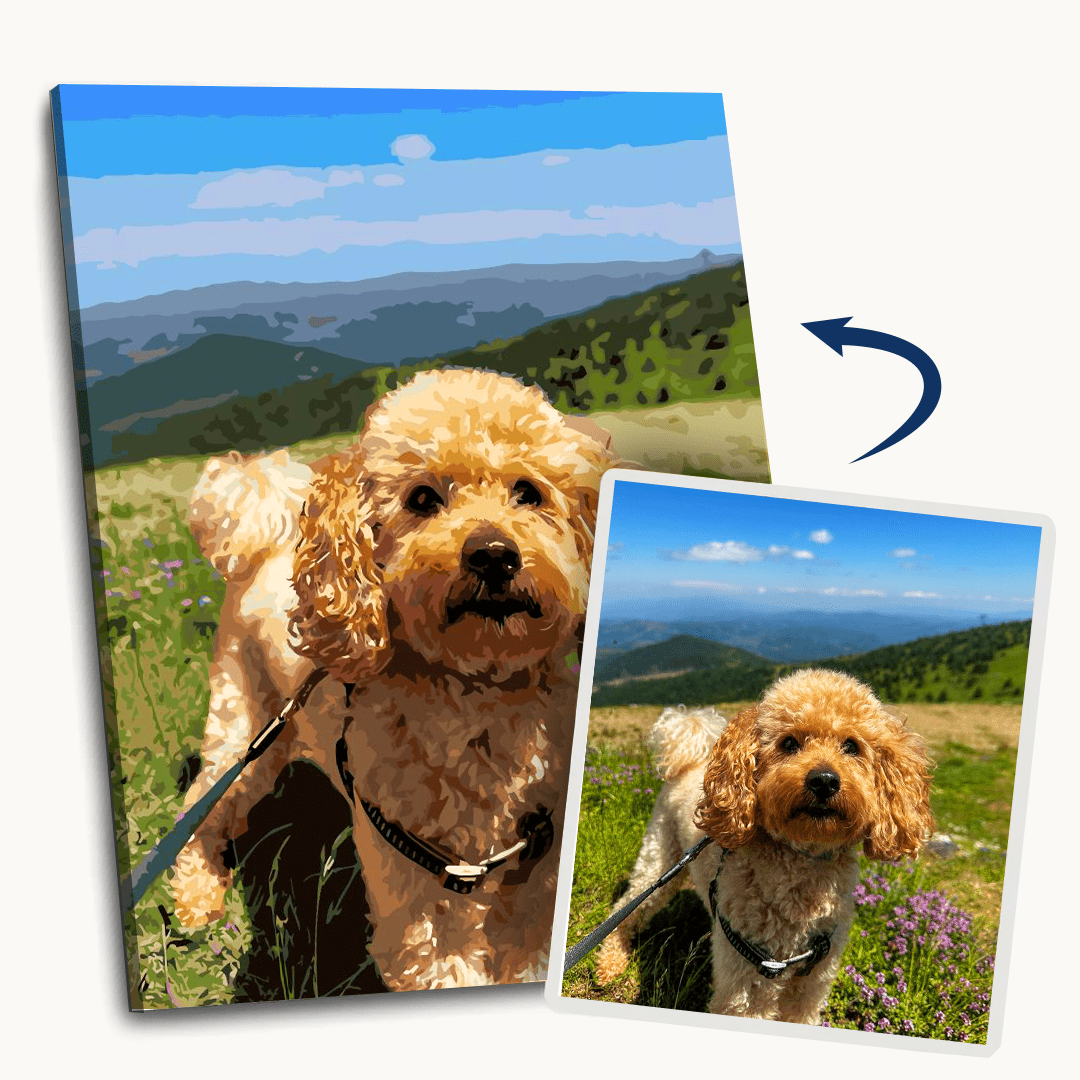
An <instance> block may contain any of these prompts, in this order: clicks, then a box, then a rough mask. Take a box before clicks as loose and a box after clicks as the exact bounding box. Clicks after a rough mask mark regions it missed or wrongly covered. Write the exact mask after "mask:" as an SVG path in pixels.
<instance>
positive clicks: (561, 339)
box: [95, 262, 758, 464]
mask: <svg viewBox="0 0 1080 1080" xmlns="http://www.w3.org/2000/svg"><path fill="white" fill-rule="evenodd" d="M271 344H272V343H265V342H255V343H253V344H252V349H253V352H252V363H257V362H258V361H257V359H256V356H257V355H258V350H259V349H261V348H263V347H265V346H267V345H271ZM278 347H280V346H278ZM187 352H190V348H189V349H187V350H185V353H187ZM178 355H183V354H178ZM162 362H163V361H161V360H159V361H157V364H161V363H162ZM337 364H338V367H337V368H334V367H332V366H328V367H326V368H324V369H321V370H320V372H319V374H318V376H317V377H315V378H312V379H311V380H310V381H306V382H302V383H295V384H293V385H289V386H286V387H279V388H275V389H270V390H267V391H266V392H264V393H261V394H258V395H255V394H252V395H251V396H250V397H247V398H245V397H243V396H242V395H241V396H239V397H237V398H234V399H231V400H229V401H228V402H225V403H223V404H220V405H215V406H214V407H211V408H206V409H201V410H197V411H189V412H184V413H182V414H180V415H174V416H168V417H165V418H163V419H161V420H160V422H159V423H157V424H156V426H155V427H154V430H153V431H142V430H132V431H129V432H125V433H121V434H117V435H116V436H114V438H113V444H112V455H113V456H114V457H117V458H123V459H124V460H129V461H136V460H140V459H143V458H147V457H154V456H158V457H164V456H171V455H183V454H191V453H200V454H202V453H211V452H216V451H221V450H225V449H231V448H235V449H239V450H245V451H254V450H259V449H263V448H265V447H268V446H279V445H286V444H290V443H294V442H297V441H299V440H301V439H312V438H321V437H324V436H326V435H329V434H333V433H335V432H341V431H352V430H356V429H357V428H358V427H359V426H360V423H361V421H362V419H363V415H364V410H365V409H366V408H367V406H368V405H370V404H371V403H372V402H373V401H374V400H375V399H376V398H377V397H379V396H380V395H381V394H382V393H384V392H385V391H386V390H388V389H393V388H394V387H395V386H398V385H400V384H401V383H402V382H405V381H407V380H408V379H409V378H411V377H412V376H413V375H414V374H415V373H416V372H417V371H420V370H424V369H427V368H436V367H444V366H450V367H454V366H457V367H481V368H486V369H489V370H493V371H499V372H504V373H506V374H511V375H516V376H518V377H519V378H520V379H522V381H523V382H526V383H530V384H533V383H535V384H538V385H540V386H541V387H542V388H543V389H544V391H545V393H546V394H547V395H548V397H549V398H550V399H551V400H552V401H553V402H554V404H555V405H556V407H557V408H560V409H562V410H564V411H567V412H589V411H592V410H596V409H621V408H627V407H630V408H633V407H640V406H645V405H657V404H664V403H665V402H675V401H703V400H712V399H717V400H723V399H730V398H756V397H757V396H758V379H757V363H756V359H755V355H754V345H753V339H752V337H751V329H750V316H749V307H748V304H747V297H746V287H745V281H744V275H743V266H742V263H741V262H738V263H734V264H731V265H728V266H722V267H715V268H713V269H710V270H706V271H704V272H703V273H700V274H695V275H693V276H692V277H689V278H687V279H686V280H685V281H682V282H678V283H676V284H673V285H663V286H659V287H657V288H654V289H651V290H647V291H645V292H641V293H637V294H635V295H633V296H628V297H621V298H619V299H616V300H609V301H607V302H606V303H604V304H601V305H600V306H599V307H596V308H593V309H591V310H589V311H587V312H583V313H582V314H579V315H575V316H570V317H566V318H559V319H555V320H553V321H551V322H549V323H546V324H544V325H543V326H539V327H537V328H536V329H534V330H531V331H529V332H528V333H525V334H523V335H521V336H519V337H514V338H511V339H509V340H500V341H493V342H491V343H489V344H485V345H479V346H476V347H474V348H471V349H467V350H464V351H460V352H453V353H448V354H445V355H442V356H437V357H430V358H427V359H423V360H416V361H406V362H405V363H403V364H402V365H401V366H400V367H391V366H378V367H368V368H365V369H364V370H363V371H360V372H357V373H355V374H352V375H349V376H348V377H345V378H340V377H335V375H333V374H329V375H324V374H323V372H324V371H330V372H331V373H333V372H334V371H340V370H341V367H340V365H341V364H342V361H341V360H340V358H337ZM102 385H104V384H102ZM95 389H96V387H95ZM96 464H102V461H100V460H98V461H96Z"/></svg>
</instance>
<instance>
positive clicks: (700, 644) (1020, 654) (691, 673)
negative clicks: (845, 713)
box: [592, 619, 1031, 706]
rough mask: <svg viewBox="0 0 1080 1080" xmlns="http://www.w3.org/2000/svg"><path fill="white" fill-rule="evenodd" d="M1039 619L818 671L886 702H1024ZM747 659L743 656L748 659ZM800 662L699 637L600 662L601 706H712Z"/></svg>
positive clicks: (754, 693)
mask: <svg viewBox="0 0 1080 1080" xmlns="http://www.w3.org/2000/svg"><path fill="white" fill-rule="evenodd" d="M1030 638H1031V620H1030V619H1027V620H1022V621H1016V622H1007V623H996V624H994V625H992V626H976V627H972V628H971V629H968V630H961V631H958V632H955V633H950V634H937V635H934V636H932V637H922V638H917V639H915V640H912V641H907V642H902V643H899V644H895V645H888V646H886V647H884V648H881V649H873V650H870V651H868V652H865V653H859V654H856V655H847V656H833V657H824V658H821V659H818V660H816V661H815V662H814V663H815V666H819V667H826V668H831V669H832V670H834V671H845V672H847V673H848V674H850V675H854V676H855V677H856V678H857V679H861V680H862V681H863V682H866V683H867V684H869V685H870V686H871V687H873V689H874V690H875V691H876V692H877V694H878V695H879V696H880V697H881V699H882V700H883V701H886V702H890V703H903V702H928V703H930V702H935V703H945V702H950V701H952V702H969V701H986V702H1019V701H1022V700H1023V696H1024V686H1025V680H1026V674H1027V660H1028V646H1029V642H1030ZM740 654H741V655H740ZM796 666H797V665H793V664H776V663H773V662H771V661H769V660H768V659H767V658H766V657H763V656H755V655H754V654H752V653H749V652H745V651H743V650H738V649H732V648H730V647H729V646H722V645H716V643H714V642H712V641H709V640H707V639H703V638H695V637H693V636H692V635H676V636H675V637H672V638H669V639H667V640H666V641H664V642H660V643H655V644H651V645H645V646H641V647H640V648H636V649H631V650H628V651H627V652H624V653H620V654H618V655H616V656H608V657H606V658H604V659H603V660H601V659H600V658H599V657H598V659H597V662H596V668H595V673H594V679H593V698H592V703H593V705H594V706H604V705H629V704H637V705H658V706H659V705H676V704H680V703H682V704H686V705H710V704H718V703H720V702H725V701H726V702H732V701H746V700H751V699H753V698H756V697H758V696H759V695H760V694H761V693H762V691H764V690H765V688H766V687H767V686H769V684H770V683H772V682H773V680H774V679H776V678H778V677H780V676H782V675H785V674H787V673H788V672H790V671H792V670H794V668H795V667H796Z"/></svg>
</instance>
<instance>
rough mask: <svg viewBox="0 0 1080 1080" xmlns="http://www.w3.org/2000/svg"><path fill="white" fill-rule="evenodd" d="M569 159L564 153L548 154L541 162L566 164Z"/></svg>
mask: <svg viewBox="0 0 1080 1080" xmlns="http://www.w3.org/2000/svg"><path fill="white" fill-rule="evenodd" d="M569 160H570V159H569V158H568V157H563V155H562V154H548V156H547V157H546V158H544V160H543V161H541V162H540V164H541V165H565V164H566V163H567V162H568V161H569Z"/></svg>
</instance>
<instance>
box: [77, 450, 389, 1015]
mask: <svg viewBox="0 0 1080 1080" xmlns="http://www.w3.org/2000/svg"><path fill="white" fill-rule="evenodd" d="M324 449H325V444H320V445H315V446H310V445H309V446H307V447H303V448H300V449H299V453H298V455H297V456H301V457H305V456H317V454H318V453H320V452H323V451H324ZM199 464H200V463H199V462H195V461H191V460H185V459H180V460H176V461H171V462H164V463H162V462H149V463H146V464H145V465H139V466H131V467H127V468H122V469H109V470H103V471H102V472H100V473H98V474H96V475H95V476H93V477H91V478H90V485H89V488H88V490H89V492H90V493H91V495H92V497H93V498H92V500H91V503H92V505H93V504H94V503H96V505H97V507H98V509H97V510H96V511H95V513H94V515H93V524H94V530H95V533H96V534H97V541H96V542H95V544H93V545H92V552H93V555H92V560H91V561H92V568H93V572H94V577H95V600H96V611H97V620H98V635H99V643H100V648H101V664H102V681H103V687H104V701H105V712H106V728H107V738H108V745H109V761H110V779H111V786H112V792H113V812H114V821H115V828H116V837H117V849H118V857H119V862H120V867H121V872H123V873H126V872H128V871H129V870H130V868H131V866H132V865H134V863H135V862H136V861H137V860H138V859H139V858H140V857H141V856H142V855H143V854H144V853H145V852H146V851H147V850H148V849H149V848H150V847H151V846H152V845H153V844H154V843H155V842H156V841H157V840H159V839H160V838H161V837H162V836H163V835H165V833H166V832H168V831H169V830H170V829H171V828H172V826H173V824H174V822H175V820H176V816H177V814H178V813H179V812H180V810H181V808H182V805H183V798H184V794H183V793H184V790H185V789H186V787H187V785H188V784H189V783H190V782H191V780H192V779H193V777H194V774H195V770H196V768H197V766H196V761H197V758H196V755H197V753H198V750H199V745H200V742H201V739H202V732H203V727H204V725H205V722H206V711H207V705H208V670H209V664H210V658H211V651H212V647H213V636H214V632H215V630H216V628H217V612H218V610H219V608H220V605H221V600H222V597H223V594H224V583H223V582H222V580H221V578H220V577H219V575H218V574H217V573H216V572H215V571H214V570H213V569H212V568H211V567H210V566H209V565H208V564H207V563H206V562H205V561H204V560H203V559H202V557H201V555H200V553H199V551H198V549H197V547H196V546H195V543H194V541H193V540H192V538H191V535H190V533H189V531H188V529H187V526H186V524H185V523H184V517H185V515H186V506H187V500H188V495H189V490H190V486H191V484H192V483H193V482H194V479H195V476H196V475H197V472H198V467H199ZM234 857H235V860H236V864H237V868H238V874H237V882H238V884H237V886H236V887H235V888H233V889H231V890H230V891H229V894H228V897H227V901H226V916H225V918H224V919H222V920H221V921H220V922H218V923H215V924H213V925H211V926H209V927H206V928H203V929H199V930H193V931H187V930H184V929H183V928H182V927H180V926H179V925H178V924H177V923H176V921H175V919H174V917H173V916H172V914H171V912H172V895H171V892H170V888H169V882H168V875H166V876H165V877H163V878H161V879H159V880H158V881H157V882H156V883H155V884H154V885H153V886H152V887H151V888H150V890H149V891H148V893H147V895H146V896H145V897H144V898H143V900H142V901H141V902H140V903H139V904H138V905H137V907H136V909H135V911H134V913H133V914H131V915H128V916H127V917H126V918H125V921H124V933H125V945H126V947H127V957H128V970H129V980H130V988H131V1002H132V1005H133V1006H134V1007H136V1008H146V1009H155V1008H169V1007H176V1006H181V1005H195V1004H223V1003H226V1002H231V1001H244V1000H266V999H268V998H288V997H304V996H313V995H316V994H322V995H326V994H334V993H356V992H369V991H376V992H377V991H379V990H381V989H382V986H381V982H380V980H379V978H378V974H377V972H376V971H375V969H374V967H373V965H372V963H371V961H370V959H369V958H368V956H367V953H366V948H365V946H366V941H367V934H366V930H367V921H366V915H367V908H366V904H365V898H364V892H363V885H362V883H361V880H360V875H359V866H358V864H357V859H356V853H355V849H354V847H353V844H352V841H351V816H350V814H349V812H348V808H347V807H346V806H345V805H344V804H343V803H342V801H341V799H340V798H339V797H338V796H337V794H336V792H334V790H333V788H332V787H331V785H330V783H329V781H328V780H327V779H326V778H325V777H323V776H322V774H321V773H319V772H318V770H316V769H314V768H313V767H311V766H305V765H297V766H293V767H291V768H290V769H288V770H286V772H285V774H283V776H282V778H281V780H280V781H279V783H278V786H277V789H276V790H275V792H274V795H273V796H272V797H271V798H268V799H266V800H264V802H263V803H261V804H260V805H259V807H257V808H256V811H255V812H254V813H253V814H252V818H251V825H250V828H249V830H248V833H247V834H246V835H245V836H244V837H243V838H242V839H241V840H239V841H238V842H237V843H236V845H235V852H234Z"/></svg>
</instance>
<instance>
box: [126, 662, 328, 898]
mask: <svg viewBox="0 0 1080 1080" xmlns="http://www.w3.org/2000/svg"><path fill="white" fill-rule="evenodd" d="M326 675H327V672H326V671H325V670H324V669H323V668H316V669H315V670H314V671H313V672H312V673H311V674H310V675H309V676H308V677H307V678H306V679H305V680H304V682H303V683H302V684H301V686H300V689H299V690H297V691H296V694H295V695H294V696H293V697H291V698H290V699H289V700H288V701H287V702H286V704H285V707H284V708H283V709H282V710H281V712H280V713H278V715H277V716H275V717H274V719H273V720H271V721H270V723H269V724H267V725H266V727H264V728H263V729H262V731H260V732H259V734H258V735H256V736H255V738H254V739H252V740H251V743H250V744H249V746H248V748H247V750H246V751H245V752H244V756H243V757H242V758H240V760H239V761H237V762H236V763H235V764H233V765H231V766H230V767H229V768H228V769H227V770H226V771H225V772H224V773H222V774H221V776H219V777H218V779H217V780H216V781H215V783H214V785H213V787H211V788H210V790H209V791H208V792H207V793H206V794H205V795H203V797H202V798H201V799H199V800H198V801H197V802H195V803H194V804H193V805H192V806H190V807H189V808H188V809H187V810H185V811H183V812H182V813H181V815H180V817H179V818H178V819H177V822H176V825H175V826H174V827H173V828H172V829H171V830H170V831H169V832H168V833H167V834H166V835H165V836H163V837H162V838H161V839H160V840H159V841H158V842H157V843H156V844H155V845H154V846H153V847H152V848H151V849H150V850H149V851H148V852H147V853H146V854H145V855H144V856H143V857H142V858H141V859H140V860H139V864H138V865H137V866H136V867H135V869H134V870H132V871H131V873H130V874H126V875H124V877H122V878H121V879H120V903H121V906H122V908H123V910H124V911H130V910H131V909H132V908H133V907H134V906H135V905H136V904H137V903H138V902H139V901H140V900H141V899H142V898H143V896H144V895H145V893H146V890H147V889H149V888H150V886H151V885H152V884H153V883H154V882H155V881H156V880H157V879H158V877H160V876H161V874H163V873H164V872H165V871H166V870H167V869H168V868H169V867H170V866H172V864H173V863H174V862H175V861H176V857H177V856H178V855H179V854H180V852H181V851H182V850H183V849H184V845H185V844H186V843H187V842H188V841H189V840H190V839H191V837H192V835H193V834H194V832H195V830H196V829H197V828H198V827H199V826H200V825H201V824H202V823H203V822H204V821H205V820H206V818H207V817H208V816H209V814H210V811H211V810H213V809H214V806H215V805H216V804H217V802H218V800H219V799H220V798H221V796H222V795H224V794H225V792H226V791H228V790H229V788H230V786H231V785H232V784H233V782H234V781H235V780H236V778H237V777H238V776H239V775H240V774H241V773H242V772H243V771H244V769H245V768H246V767H247V766H248V765H250V764H251V763H252V762H253V761H255V760H256V759H257V758H259V757H261V756H262V755H263V754H265V753H266V751H267V750H269V749H270V746H271V745H272V744H273V742H274V740H275V739H276V738H277V737H278V736H279V735H280V734H281V733H282V731H284V730H285V725H286V724H288V722H289V721H290V720H291V719H292V718H293V716H294V715H295V714H296V713H297V712H299V711H300V709H302V708H303V707H304V705H305V704H306V703H307V699H308V698H309V697H310V696H311V691H312V690H314V689H315V687H316V686H317V685H318V684H319V683H320V682H322V680H323V679H324V678H325V677H326Z"/></svg>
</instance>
